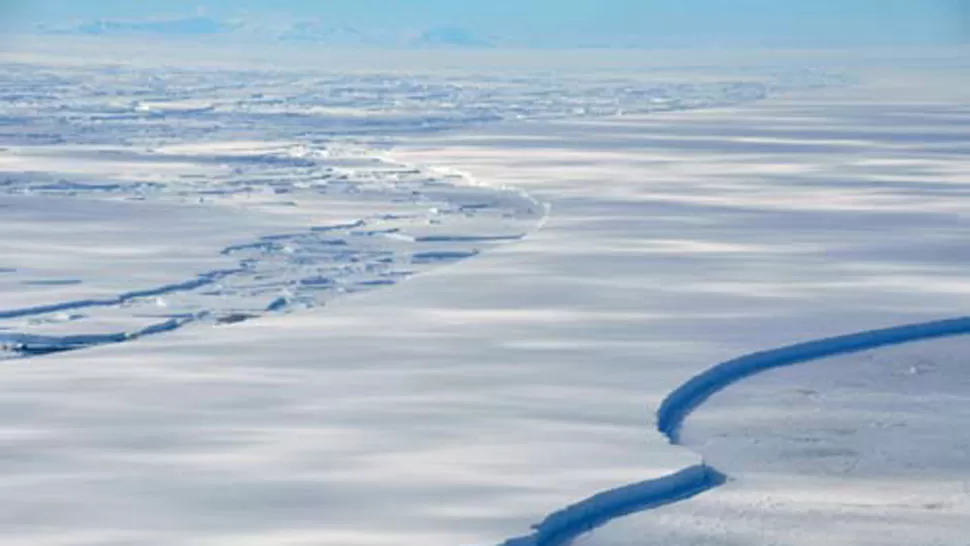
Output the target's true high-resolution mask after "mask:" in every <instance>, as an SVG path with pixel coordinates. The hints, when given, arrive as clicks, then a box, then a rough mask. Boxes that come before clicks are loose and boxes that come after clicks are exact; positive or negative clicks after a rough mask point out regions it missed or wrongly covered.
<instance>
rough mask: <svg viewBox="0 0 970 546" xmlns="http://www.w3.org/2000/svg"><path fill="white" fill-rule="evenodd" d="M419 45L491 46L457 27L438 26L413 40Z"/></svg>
mask: <svg viewBox="0 0 970 546" xmlns="http://www.w3.org/2000/svg"><path fill="white" fill-rule="evenodd" d="M411 45H413V46H417V47H491V45H492V44H490V43H489V42H488V41H487V40H484V39H482V38H479V37H477V36H475V35H474V34H472V33H471V32H469V31H467V30H465V29H462V28H457V27H438V28H432V29H428V30H426V31H424V32H422V33H421V34H420V35H419V36H418V37H417V38H415V39H414V40H412V41H411Z"/></svg>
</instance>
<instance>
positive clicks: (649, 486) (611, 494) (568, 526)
mask: <svg viewBox="0 0 970 546" xmlns="http://www.w3.org/2000/svg"><path fill="white" fill-rule="evenodd" d="M967 334H970V317H960V318H954V319H947V320H940V321H934V322H926V323H921V324H909V325H904V326H897V327H892V328H884V329H880V330H870V331H866V332H859V333H854V334H848V335H844V336H838V337H831V338H825V339H819V340H814V341H808V342H805V343H799V344H796V345H790V346H787V347H782V348H779V349H772V350H767V351H762V352H758V353H753V354H750V355H745V356H742V357H739V358H736V359H734V360H729V361H727V362H722V363H721V364H718V365H716V366H713V367H712V368H710V369H708V370H707V371H705V372H703V373H701V374H699V375H697V376H695V377H693V378H691V379H690V380H689V381H687V382H686V383H684V384H683V385H681V386H679V387H677V388H676V389H675V390H674V391H673V392H671V393H670V394H669V395H668V396H667V397H666V398H665V399H664V401H663V403H661V405H660V408H659V409H658V410H657V429H658V431H659V432H661V433H662V434H663V435H664V436H666V437H667V438H668V439H669V440H670V442H671V443H672V444H674V445H680V428H681V426H682V425H683V423H684V421H685V420H686V419H687V417H688V416H690V414H691V412H692V411H693V410H695V409H696V408H698V407H699V406H701V405H702V404H703V403H704V401H706V400H707V399H709V398H710V397H711V396H713V395H714V394H716V393H717V392H719V391H722V390H724V389H726V388H728V387H730V386H731V385H732V384H735V383H738V382H740V381H743V380H744V379H746V378H749V377H751V376H753V375H756V374H759V373H762V372H766V371H768V370H771V369H773V368H779V367H782V366H791V365H795V364H802V363H806V362H810V361H814V360H820V359H824V358H827V357H832V356H836V355H844V354H850V353H857V352H861V351H867V350H871V349H877V348H880V347H887V346H892V345H901V344H905V343H912V342H917V341H925V340H930V339H937V338H944V337H952V336H959V335H967ZM728 479H730V477H729V476H726V475H725V474H723V473H721V472H720V471H719V470H717V469H715V468H713V467H712V466H710V465H708V464H706V463H701V464H699V465H696V466H692V467H688V468H686V469H684V470H681V471H679V472H676V473H674V474H671V475H667V476H663V477H661V478H657V479H654V480H649V481H645V482H641V483H637V484H631V485H626V486H623V487H618V488H616V489H612V490H609V491H604V492H601V493H598V494H596V495H594V496H592V497H590V498H588V499H586V500H584V501H582V502H579V503H577V504H574V505H571V506H568V507H566V508H564V509H563V510H560V511H558V512H555V513H553V514H552V515H550V516H548V517H547V518H546V519H545V520H543V521H542V523H540V524H538V525H536V526H535V532H534V533H533V534H532V535H529V536H527V537H521V538H515V539H510V540H508V541H506V542H505V543H504V544H503V546H558V545H562V544H569V543H571V542H572V541H573V540H574V539H575V538H577V537H578V536H580V535H583V534H585V533H587V532H589V531H591V530H592V529H594V528H596V527H599V526H602V525H604V524H606V523H608V522H610V521H612V520H615V519H618V518H621V517H624V516H627V515H630V514H632V513H635V512H642V511H645V510H650V509H652V508H656V507H659V506H663V505H667V504H672V503H675V502H679V501H682V500H686V499H689V498H691V497H694V496H696V495H699V494H701V493H703V492H705V491H709V490H711V489H714V488H716V487H719V486H721V485H723V484H724V483H725V482H726V481H727V480H728Z"/></svg>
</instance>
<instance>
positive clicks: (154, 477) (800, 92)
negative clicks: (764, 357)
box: [0, 53, 970, 546]
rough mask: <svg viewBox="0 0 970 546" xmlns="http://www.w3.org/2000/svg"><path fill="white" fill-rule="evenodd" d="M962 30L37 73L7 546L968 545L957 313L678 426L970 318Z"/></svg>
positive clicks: (25, 114)
mask: <svg viewBox="0 0 970 546" xmlns="http://www.w3.org/2000/svg"><path fill="white" fill-rule="evenodd" d="M469 55H471V54H469ZM927 55H930V53H927ZM936 55H938V56H937V57H933V58H930V59H928V60H927V61H926V62H922V61H921V62H919V63H910V64H913V66H912V67H909V68H905V69H904V68H900V67H890V66H884V67H883V68H881V69H879V70H876V69H873V68H872V64H873V63H872V61H871V60H870V61H867V62H866V63H852V62H848V61H845V62H843V63H842V65H841V66H839V67H836V68H831V69H829V68H827V69H826V70H825V71H811V72H807V73H806V72H804V71H797V70H793V69H791V68H790V66H791V65H793V64H794V63H796V61H797V63H798V64H804V63H808V62H809V61H808V60H806V59H805V58H798V59H795V60H793V59H775V60H773V61H772V62H773V63H775V64H771V63H768V62H767V61H765V64H763V65H760V66H759V67H758V69H747V70H736V71H727V70H725V71H717V70H713V69H710V68H707V69H705V68H693V69H687V68H684V67H672V66H669V65H664V64H663V63H658V66H657V67H656V68H655V69H654V70H652V71H651V70H647V65H645V64H643V62H642V61H637V62H631V63H630V65H629V66H627V67H626V68H623V67H611V71H610V72H609V74H594V73H589V74H585V75H583V76H582V77H579V76H576V75H575V74H565V75H562V76H558V77H551V76H549V75H548V74H545V73H542V72H541V71H539V72H538V74H539V75H537V72H536V71H535V69H534V67H533V68H531V69H530V68H523V67H520V68H519V72H514V71H513V72H514V74H513V73H510V72H509V70H506V69H502V70H499V69H496V68H495V67H494V65H489V66H488V67H486V68H482V69H480V71H479V72H476V71H475V70H474V69H472V68H469V67H468V66H463V69H462V71H459V72H453V71H442V72H440V73H433V74H428V75H421V74H414V73H413V72H394V73H386V74H385V73H381V74H367V75H362V74H360V73H353V74H351V73H346V74H334V73H329V72H325V71H317V72H314V71H307V70H306V69H305V68H300V69H299V70H296V69H294V70H292V71H286V70H282V69H279V70H255V69H254V70H249V71H238V70H234V71H228V70H227V71H225V72H219V71H216V70H211V69H210V70H204V71H192V70H189V69H180V70H175V69H165V70H163V69H154V70H153V69H149V68H144V67H137V68H129V67H127V65H120V66H115V65H112V66H111V67H106V66H99V65H96V63H89V64H86V65H79V64H69V65H65V64H57V63H51V62H50V61H42V60H37V59H31V60H30V62H26V61H25V60H24V59H23V58H22V57H17V58H15V59H13V60H10V61H8V65H7V68H8V70H7V71H6V72H5V74H6V76H4V79H3V86H4V93H6V96H7V99H6V101H5V102H4V103H3V105H4V106H3V108H4V111H3V112H0V115H2V116H3V118H2V119H3V121H2V124H0V148H2V149H0V229H2V230H3V231H2V233H3V234H4V236H3V237H2V238H0V328H2V329H0V341H4V343H5V346H6V347H7V356H8V357H10V359H9V360H7V361H5V362H4V364H5V367H4V370H3V371H2V372H0V377H2V382H3V385H4V389H3V390H2V391H0V392H2V394H0V444H2V450H0V451H2V453H3V456H2V457H0V473H2V474H3V483H4V486H5V487H4V488H5V490H4V495H2V496H0V541H2V542H3V543H5V544H29V545H31V546H33V545H40V546H46V545H67V544H71V545H76V544H99V545H100V544H153V545H154V544H158V545H193V546H194V545H205V546H209V545H230V544H231V545H233V546H237V545H248V544H252V545H267V544H280V545H283V544H287V545H296V544H314V545H334V546H337V545H339V546H357V545H360V546H363V545H368V546H369V545H385V544H386V545H401V544H407V545H410V544H421V545H422V546H427V545H438V544H440V545H451V546H455V545H488V544H500V543H503V542H505V541H511V542H512V543H513V544H516V545H518V544H529V543H541V544H557V543H565V542H571V541H576V542H577V543H583V544H593V545H600V544H602V545H617V546H619V545H627V544H630V545H632V544H653V543H657V544H667V545H679V544H684V545H688V544H716V545H727V546H734V545H740V544H745V545H748V544H785V545H801V544H810V543H811V544H815V543H819V542H822V543H826V544H833V545H843V544H844V545H850V544H851V545H855V544H889V545H891V544H900V545H903V544H907V545H912V544H944V545H947V546H951V545H961V544H965V543H966V539H965V537H966V536H967V534H968V532H970V504H968V499H970V496H968V492H967V491H968V487H970V486H968V485H967V481H966V480H967V470H968V469H970V462H968V458H967V457H966V454H967V449H968V441H970V439H968V438H967V436H966V434H965V433H964V431H962V430H961V429H962V428H963V427H962V423H963V422H964V421H965V420H966V417H967V412H968V411H970V410H968V409H967V404H966V402H967V401H968V397H970V391H968V390H967V389H968V382H967V379H966V378H967V369H966V366H965V365H964V364H963V363H964V362H965V359H964V358H963V354H964V349H965V348H966V347H967V342H966V340H965V339H963V338H960V337H952V338H946V339H938V340H933V341H921V342H919V343H911V344H905V345H896V346H892V347H882V348H877V349H873V350H870V351H864V352H858V353H854V354H850V355H837V356H830V357H828V358H824V359H820V360H815V361H812V362H807V363H803V364H800V365H797V366H791V367H785V368H779V369H776V370H773V371H770V372H765V373H764V374H762V375H757V376H754V377H748V378H746V379H744V380H741V381H738V382H737V383H735V384H733V385H729V386H726V388H724V389H723V390H721V391H720V392H717V393H716V394H714V395H713V396H712V397H711V398H710V399H708V400H706V402H705V403H704V404H701V405H699V406H698V407H697V409H696V411H695V412H694V413H692V414H689V415H686V420H685V421H684V423H683V426H682V427H680V428H679V429H678V434H677V435H676V440H677V442H676V444H677V445H673V444H672V443H671V442H670V438H668V437H667V436H665V435H664V434H662V433H661V432H660V431H658V430H657V423H656V419H657V411H658V409H660V408H661V405H662V403H663V401H664V400H665V398H666V397H667V396H668V395H670V393H672V392H674V391H676V390H677V389H678V387H680V386H682V385H684V384H685V382H687V381H688V380H689V379H690V378H692V377H694V376H697V375H698V374H702V373H704V372H705V371H706V370H709V369H711V368H712V367H713V366H715V365H717V364H718V363H722V362H726V361H730V360H732V359H734V358H737V357H741V356H743V355H748V354H751V353H758V352H763V351H766V350H771V349H775V348H780V347H784V346H788V345H792V344H795V343H800V342H806V341H812V340H817V339H823V338H830V337H832V336H840V335H845V334H851V333H854V332H861V331H867V330H873V329H880V328H894V327H897V326H900V325H904V324H914V323H923V322H928V321H936V320H940V319H949V318H955V317H960V316H962V315H963V314H964V313H965V311H964V309H967V308H968V307H970V306H968V303H970V289H968V286H970V285H968V283H967V280H966V266H967V265H968V262H970V253H968V252H966V250H965V248H966V247H965V234H966V226H967V225H970V224H968V220H970V208H968V205H967V203H966V202H965V201H964V196H965V194H966V193H967V191H968V190H967V186H966V184H967V175H968V171H970V161H968V159H967V157H968V156H967V153H968V152H970V129H968V127H970V124H968V123H967V122H968V121H970V110H968V108H967V104H968V102H967V99H968V98H970V97H968V95H967V91H966V85H965V83H966V80H965V78H964V76H963V75H962V73H963V72H965V68H966V67H965V66H964V64H965V61H963V59H965V57H961V54H960V53H948V54H942V53H937V54H936ZM941 56H942V57H941ZM941 58H942V59H943V60H942V61H941V60H940V59H941ZM469 60H470V61H471V60H476V58H474V56H472V57H470V58H469ZM477 60H479V61H480V60H481V59H477ZM449 62H450V61H449ZM519 62H522V63H523V64H528V63H526V62H524V61H521V60H520V61H519ZM532 62H535V61H532ZM587 62H588V60H587ZM45 63H47V64H45ZM779 63H780V64H779ZM886 64H889V63H886ZM530 66H531V65H530ZM777 66H784V67H785V69H784V70H780V69H778V68H777ZM166 70H168V71H166ZM575 71H576V72H577V73H578V72H582V69H581V68H575ZM843 73H844V75H845V76H846V77H843V76H842V74H843ZM833 74H834V75H833ZM854 80H855V81H854ZM853 81H854V83H852V82H853ZM31 82H33V83H31ZM38 82H40V83H38ZM52 82H55V83H52ZM244 82H245V83H244ZM849 83H851V85H848V84H849ZM108 90H110V91H111V92H112V93H114V95H112V96H110V97H108V98H105V97H106V94H105V92H106V91H108ZM8 234H9V235H8ZM335 249H339V250H335ZM443 265H447V267H442V266H443ZM212 272H219V273H218V274H217V275H216V276H215V277H216V278H212V277H211V274H212ZM207 275H208V276H207ZM405 278H406V279H407V282H399V281H401V280H402V279H405ZM341 295H346V297H336V296H341ZM75 304H77V305H75ZM324 305H325V306H324ZM249 319H253V320H249ZM170 320H185V321H189V322H191V324H188V323H187V324H185V326H186V327H185V328H181V327H179V328H174V331H171V332H166V333H164V334H161V335H152V336H140V335H138V334H139V333H141V332H144V328H146V327H148V328H151V327H152V326H155V325H159V324H166V322H164V321H170ZM947 324H949V323H947ZM179 326H182V324H181V323H180V324H179ZM964 330H965V328H964V327H963V326H962V323H958V327H951V328H949V330H947V332H948V333H955V332H958V331H964ZM938 334H939V332H936V333H934V330H933V328H932V327H931V328H930V329H929V330H928V331H927V332H926V336H929V335H938ZM104 335H107V336H113V337H112V338H111V339H112V340H114V341H118V342H117V343H108V344H105V345H104V346H98V347H89V348H83V349H80V350H74V351H64V352H57V353H54V354H46V355H40V356H38V355H37V353H45V352H49V351H48V349H51V350H56V349H74V348H78V346H82V345H92V344H97V342H98V340H99V339H100V338H98V336H104ZM78 336H80V337H78ZM136 338H140V339H136ZM92 339H93V341H92ZM79 340H80V341H79ZM856 349H865V347H863V346H860V347H856ZM720 386H723V385H720ZM702 463H703V465H706V466H701V465H702ZM692 469H695V470H696V469H716V471H717V472H720V473H723V474H724V475H725V476H726V477H727V481H726V482H725V483H723V484H720V483H719V481H718V480H714V481H709V482H703V480H701V482H703V483H700V482H698V483H696V484H694V485H697V486H698V487H697V488H696V490H690V488H687V489H685V486H686V485H690V483H686V482H689V481H690V480H693V479H697V478H698V475H697V474H696V472H695V473H692ZM671 476H672V477H673V478H670V477H671ZM701 477H702V478H703V477H704V476H701ZM708 477H709V476H708ZM664 478H667V479H666V481H664ZM651 480H660V481H656V482H654V481H651ZM658 484H659V485H660V486H663V487H666V486H670V488H669V490H666V491H663V490H662V489H663V487H660V488H658ZM685 484H686V485H685ZM702 489H709V490H704V491H702ZM599 493H605V495H601V496H596V495H597V494H599ZM693 493H697V494H696V495H693V496H690V495H688V494H693ZM687 496H690V498H684V499H679V498H678V497H687ZM590 499H592V500H590ZM614 501H616V502H614ZM627 501H629V502H627ZM576 503H580V504H579V505H578V507H577V508H576V509H575V510H572V511H570V510H568V507H569V506H571V505H574V504H576ZM651 503H652V504H656V505H658V506H649V504H651ZM557 514H558V515H557ZM548 516H552V517H551V518H550V519H548V520H546V523H547V524H546V525H545V526H541V527H540V528H539V531H538V533H536V534H533V531H532V530H530V526H531V525H534V524H539V523H540V522H542V521H543V520H545V519H546V518H547V517H548ZM564 521H569V522H574V523H575V524H573V523H569V524H564V525H562V526H561V528H560V527H558V524H559V523H562V522H564ZM592 525H596V526H598V527H597V528H595V529H591V532H589V533H584V531H587V530H590V529H588V527H590V526H592Z"/></svg>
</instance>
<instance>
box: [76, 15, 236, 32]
mask: <svg viewBox="0 0 970 546" xmlns="http://www.w3.org/2000/svg"><path fill="white" fill-rule="evenodd" d="M226 30H228V29H227V27H226V26H225V25H223V24H222V23H220V22H219V21H216V20H214V19H210V18H208V17H186V18H183V19H149V20H144V21H108V20H97V21H93V22H90V23H83V24H81V25H77V26H76V27H73V29H72V28H67V29H63V31H64V32H66V33H70V34H91V35H102V34H169V35H204V34H218V33H220V32H224V31H226Z"/></svg>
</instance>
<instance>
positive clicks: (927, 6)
mask: <svg viewBox="0 0 970 546" xmlns="http://www.w3.org/2000/svg"><path fill="white" fill-rule="evenodd" d="M0 6H6V7H7V10H6V11H4V12H2V13H0V17H5V18H8V19H9V20H11V21H21V22H27V21H46V22H60V21H67V20H84V19H89V20H90V19H113V18H120V19H130V18H146V17H175V16H188V15H195V14H206V15H209V16H212V17H216V18H220V17H222V18H225V17H234V16H239V15H242V14H249V16H260V15H271V16H288V17H297V18H311V17H312V18H320V19H322V20H328V21H331V22H333V24H336V25H351V26H356V27H362V28H366V27H384V28H386V27H391V26H397V27H411V28H414V29H418V28H429V27H436V26H456V27H462V28H465V29H467V30H469V31H471V32H473V33H476V34H480V35H483V36H488V37H504V38H510V39H513V40H516V41H520V42H529V41H530V40H531V41H535V42H537V43H538V42H542V41H546V42H555V43H558V44H560V45H585V44H596V43H608V42H609V41H610V40H611V39H626V38H629V37H635V38H637V39H638V40H642V41H643V42H644V43H656V44H658V45H691V44H697V45H720V44H725V45H731V44H736V45H779V46H801V45H812V46H825V45H836V46H838V45H851V44H863V45H870V44H871V45H894V44H902V45H911V44H948V43H949V44H952V43H961V42H962V43H967V42H970V37H968V36H967V33H968V21H967V17H968V12H970V0H317V1H313V0H0Z"/></svg>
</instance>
